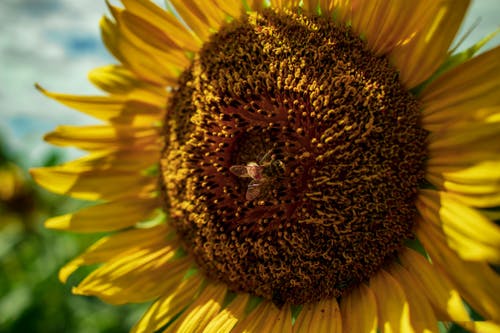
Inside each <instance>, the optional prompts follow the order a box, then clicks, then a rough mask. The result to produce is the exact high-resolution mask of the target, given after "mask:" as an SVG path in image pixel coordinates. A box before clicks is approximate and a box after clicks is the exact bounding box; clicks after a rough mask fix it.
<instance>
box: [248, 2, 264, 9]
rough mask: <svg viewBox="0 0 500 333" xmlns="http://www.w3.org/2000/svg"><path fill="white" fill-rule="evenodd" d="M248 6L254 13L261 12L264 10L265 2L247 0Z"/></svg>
mask: <svg viewBox="0 0 500 333" xmlns="http://www.w3.org/2000/svg"><path fill="white" fill-rule="evenodd" d="M247 4H248V7H249V8H250V10H252V11H259V10H261V9H262V8H264V0H247Z"/></svg>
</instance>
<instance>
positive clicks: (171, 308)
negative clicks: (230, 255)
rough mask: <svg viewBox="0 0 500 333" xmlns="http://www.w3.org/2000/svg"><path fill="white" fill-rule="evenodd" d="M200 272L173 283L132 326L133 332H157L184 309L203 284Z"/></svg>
mask: <svg viewBox="0 0 500 333" xmlns="http://www.w3.org/2000/svg"><path fill="white" fill-rule="evenodd" d="M202 282H203V279H202V277H201V276H200V275H199V274H196V275H195V276H192V277H190V278H188V279H185V280H183V281H182V282H180V283H179V284H177V285H172V286H171V288H170V290H165V292H164V295H165V296H162V297H161V298H159V299H158V300H157V301H156V302H154V303H153V304H152V305H151V307H150V308H149V309H148V310H147V311H146V313H145V314H144V316H142V318H141V319H140V320H139V322H138V323H137V324H136V325H135V326H134V327H133V328H132V333H149V332H157V331H158V330H160V329H161V328H162V327H164V326H165V325H167V324H168V323H169V322H170V321H171V320H172V319H174V318H175V316H176V315H177V314H178V313H180V312H182V309H184V308H186V307H187V306H189V304H191V302H192V300H193V299H194V297H195V296H196V295H197V294H198V291H199V289H200V287H201V285H202Z"/></svg>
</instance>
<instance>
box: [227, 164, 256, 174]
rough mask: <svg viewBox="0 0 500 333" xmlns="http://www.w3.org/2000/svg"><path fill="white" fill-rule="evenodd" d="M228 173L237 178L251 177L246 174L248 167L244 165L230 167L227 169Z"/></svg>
mask: <svg viewBox="0 0 500 333" xmlns="http://www.w3.org/2000/svg"><path fill="white" fill-rule="evenodd" d="M229 171H231V173H232V174H234V175H235V176H238V177H251V176H250V174H249V173H248V167H247V166H246V165H232V166H231V167H230V168H229Z"/></svg>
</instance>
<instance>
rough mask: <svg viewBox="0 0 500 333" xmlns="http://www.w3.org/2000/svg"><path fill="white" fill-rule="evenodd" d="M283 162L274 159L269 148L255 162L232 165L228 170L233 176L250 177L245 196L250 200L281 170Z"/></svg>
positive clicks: (283, 166) (258, 194)
mask: <svg viewBox="0 0 500 333" xmlns="http://www.w3.org/2000/svg"><path fill="white" fill-rule="evenodd" d="M284 169H285V164H284V163H283V162H282V161H280V160H276V159H275V156H274V155H271V150H270V151H268V152H267V153H266V154H265V155H264V157H262V159H261V160H260V161H259V163H257V162H248V163H247V164H246V165H232V166H231V167H230V168H229V171H231V173H233V174H234V175H235V176H238V177H241V178H247V177H248V178H252V180H251V181H250V183H249V184H248V187H247V192H246V194H245V198H246V200H247V201H251V200H253V199H255V198H257V197H259V196H260V195H261V193H262V189H263V188H264V187H265V186H266V185H267V184H268V183H269V182H270V181H271V180H272V179H275V178H276V177H278V176H279V175H280V173H282V172H283V170H284Z"/></svg>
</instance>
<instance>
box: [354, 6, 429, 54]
mask: <svg viewBox="0 0 500 333" xmlns="http://www.w3.org/2000/svg"><path fill="white" fill-rule="evenodd" d="M435 7H436V1H429V0H425V1H408V0H390V1H388V0H374V1H361V2H360V4H359V8H358V9H357V10H356V11H354V12H353V15H352V27H353V29H354V31H355V32H356V33H357V34H358V35H364V36H366V41H367V44H368V48H369V49H370V50H371V51H372V52H373V53H375V54H376V55H382V54H386V53H387V52H389V51H391V50H392V49H393V48H394V47H396V46H397V45H401V44H404V43H407V42H408V41H409V40H411V38H413V37H414V36H415V35H416V34H417V33H418V32H419V31H420V30H422V27H423V26H426V25H427V24H429V21H430V20H431V19H432V16H430V15H429V14H431V13H434V12H435V10H436V9H435Z"/></svg>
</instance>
